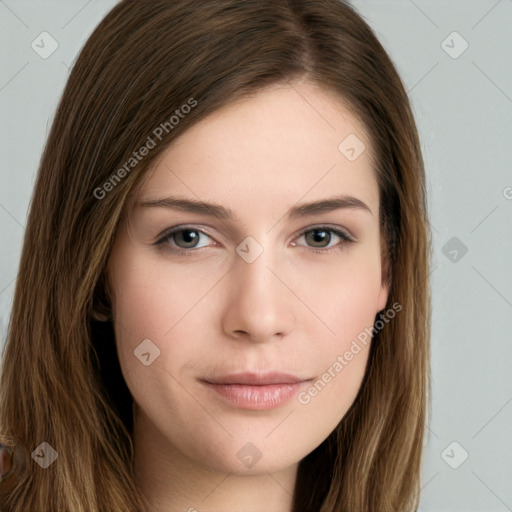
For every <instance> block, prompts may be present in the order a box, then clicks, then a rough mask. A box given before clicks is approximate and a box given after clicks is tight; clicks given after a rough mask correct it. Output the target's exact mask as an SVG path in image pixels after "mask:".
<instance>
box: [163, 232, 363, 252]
mask: <svg viewBox="0 0 512 512" xmlns="http://www.w3.org/2000/svg"><path fill="white" fill-rule="evenodd" d="M187 230H190V231H197V232H198V233H202V234H204V235H206V236H208V237H210V238H213V237H212V235H210V234H209V233H208V232H206V231H204V230H202V229H198V228H196V227H194V226H186V225H183V226H176V227H174V228H171V229H170V230H169V231H167V232H166V233H165V234H164V235H163V236H162V237H161V238H160V239H159V240H158V241H156V242H155V244H154V245H156V246H158V247H160V248H162V249H165V250H169V251H171V252H172V253H173V254H176V255H178V256H193V255H194V254H195V253H197V252H199V251H200V250H201V249H205V248H206V247H199V248H198V249H196V248H193V247H192V248H190V249H182V248H176V247H172V246H171V245H169V244H168V241H169V240H170V239H171V238H172V236H173V235H174V234H176V233H179V232H180V231H187ZM317 230H322V231H326V232H330V233H334V234H335V235H337V236H338V237H339V238H340V239H341V242H340V243H339V244H337V245H335V246H334V247H327V248H325V249H315V248H314V247H310V249H311V250H312V252H314V253H317V254H329V253H333V252H338V251H339V250H343V249H346V248H347V246H348V244H350V243H353V242H355V240H354V239H353V238H352V237H351V236H350V235H349V234H348V233H346V232H345V231H342V230H340V229H337V228H333V227H330V226H314V227H310V228H308V229H305V230H303V231H301V232H300V233H299V235H298V236H299V237H301V236H303V235H305V234H306V233H309V232H310V231H317Z"/></svg>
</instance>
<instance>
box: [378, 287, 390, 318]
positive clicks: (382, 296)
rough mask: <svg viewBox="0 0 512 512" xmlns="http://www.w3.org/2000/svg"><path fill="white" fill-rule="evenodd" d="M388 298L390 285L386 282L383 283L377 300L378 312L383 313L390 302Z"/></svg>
mask: <svg viewBox="0 0 512 512" xmlns="http://www.w3.org/2000/svg"><path fill="white" fill-rule="evenodd" d="M388 296H389V285H388V283H386V282H384V281H383V282H382V284H381V287H380V291H379V297H378V299H377V311H382V310H383V309H384V308H385V307H386V304H387V302H388Z"/></svg>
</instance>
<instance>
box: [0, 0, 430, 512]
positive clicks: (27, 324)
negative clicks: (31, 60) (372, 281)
mask: <svg viewBox="0 0 512 512" xmlns="http://www.w3.org/2000/svg"><path fill="white" fill-rule="evenodd" d="M303 77H305V78H307V79H308V80H310V81H311V82H313V83H315V84H318V85H320V86H321V87H322V88H324V90H326V91H328V92H329V93H330V94H332V95H333V97H335V98H337V99H338V100H339V101H342V102H344V104H345V105H347V106H348V108H350V109H351V112H353V114H354V115H355V116H356V117H357V118H358V119H359V120H360V122H361V123H362V125H363V126H364V127H365V129H366V131H367V133H368V135H369V137H370V140H371V145H372V150H373V154H374V158H373V166H374V170H375V176H376V178H377V181H378V185H379V192H380V220H381V229H382V234H383V237H384V240H385V247H384V254H383V257H384V260H385V261H386V262H387V263H386V268H387V273H386V274H385V278H386V279H388V281H389V283H390V285H391V287H390V294H389V298H388V303H389V304H394V303H399V304H400V305H401V306H402V311H401V312H400V314H399V315H397V316H396V317H395V318H394V319H393V320H392V321H391V322H389V323H388V324H387V325H386V327H385V328H384V329H382V330H381V331H380V332H378V333H377V334H376V335H375V336H374V339H373V342H372V345H371V351H370V356H369V360H368V366H367V370H366V374H365V378H364V381H363V384H362V386H361V389H360V392H359V394H358V396H357V398H356V400H355V402H354V403H353V404H352V407H351V408H350V410H349V411H348V413H347V414H346V415H345V417H344V418H343V419H342V421H341V422H340V424H339V425H338V426H337V428H336V429H335V430H334V431H333V432H332V434H331V435H330V436H329V437H328V439H327V440H326V441H325V442H323V443H322V444H321V445H320V446H319V447H318V448H317V449H316V450H314V451H313V452H312V453H311V454H309V455H308V456H307V457H306V458H305V459H303V460H302V461H301V462H300V465H299V472H298V477H297V484H296V489H295V494H294V511H296V512H299V511H300V512H318V511H321V512H335V511H336V512H338V511H339V512H341V511H344V512H363V511H365V512H369V511H372V512H386V511H389V512H398V511H403V512H406V511H413V510H416V509H417V505H418V500H419V472H420V463H421V451H422V440H423V434H424V427H425V422H426V419H427V411H428V391H429V337H430V292H429V283H428V268H429V258H430V233H429V230H428V220H427V205H426V198H425V177H424V169H423V161H422V156H421V151H420V144H419V141H418V134H417V130H416V126H415V122H414V119H413V115H412V112H411V107H410V104H409V100H408V98H407V94H406V92H405V90H404V86H403V84H402V82H401V80H400V78H399V76H398V74H397V71H396V69H395V67H394V65H393V63H392V61H391V60H390V58H389V57H388V55H387V54H386V52H385V51H384V49H383V48H382V46H381V44H380V43H379V42H378V40H377V38H376V37H375V35H374V33H373V31H372V30H371V29H370V28H369V26H368V25H367V24H366V23H365V21H364V19H363V18H362V17H361V16H360V15H359V14H358V13H357V12H356V10H355V9H354V8H353V7H351V6H350V5H348V4H347V3H345V2H342V1H337V0H243V1H240V0H215V1H205V0H204V1H201V0H173V1H170V0H124V1H121V2H119V3H118V4H117V5H116V6H115V7H114V8H113V9H112V10H111V11H110V13H109V14H108V15H107V16H106V17H105V18H104V19H103V21H102V22H101V23H100V24H99V26H98V27H97V28H96V30H95V31H94V32H93V34H92V35H91V37H90V38H89V40H88V41H87V42H86V44H85V46H84V48H83V49H82V51H81V53H80V55H79V56H78V58H77V60H76V63H75V65H74V66H73V69H72V71H71V74H70V76H69V79H68V82H67V85H66V88H65V90H64V93H63V96H62V98H61V101H60V104H59V107H58V110H57V113H56V116H55V119H54V121H53V125H52V128H51V132H50V134H49V137H48V141H47V144H46V147H45V150H44V154H43V156H42V160H41V163H40V169H39V173H38V177H37V182H36V186H35V190H34V194H33V197H32V200H31V205H30V213H29V218H28V224H27V228H26V233H25V239H24V245H23V251H22V256H21V262H20V267H19V274H18V278H17V282H16V288H15V295H14V304H13V309H12V314H11V319H10V324H9V331H8V338H7V344H6V346H5V350H4V355H3V367H2V374H1V380H0V442H1V443H4V444H5V445H6V446H9V447H10V449H11V450H12V453H13V457H14V459H15V461H16V470H15V471H13V474H12V475H11V476H9V477H8V478H6V479H4V482H3V483H2V484H1V485H0V491H1V493H0V508H1V510H2V511H6V512H27V511H34V512H35V511H37V512H44V511H52V512H55V511H58V512H64V511H69V512H107V511H108V512H118V511H122V512H142V511H144V510H147V509H146V508H145V507H146V502H145V499H144V497H143V496H142V494H141V493H140V491H139V490H138V487H137V483H136V482H135V480H134V477H133V467H132V458H133V444H132V438H131V428H132V417H131V413H132V408H131V405H132V402H131V396H130V394H129V391H128V389H127V387H126V384H125V383H124V380H123V378H122V374H121V372H120V369H119V363H118V361H117V357H116V352H115V348H114V334H113V329H112V325H111V322H106V323H101V322H96V321H95V320H94V318H93V317H92V316H91V310H92V308H94V309H95V311H104V312H108V308H109V289H108V286H107V285H108V276H107V275H105V268H106V264H107V261H108V257H109V253H110V249H111V247H112V244H113V241H114V239H115V236H116V233H117V230H118V229H119V226H120V223H121V222H123V220H124V219H125V218H126V212H127V208H128V207H129V205H130V201H131V199H132V198H133V197H134V194H135V193H136V191H137V190H138V189H139V187H140V186H141V184H142V183H143V180H144V179H147V171H148V170H149V169H150V168H151V166H152V165H153V164H154V163H155V161H156V159H157V158H158V156H159V155H161V154H162V152H163V151H164V150H165V149H166V148H167V147H168V146H169V144H171V143H172V141H173V140H174V139H175V138H176V137H178V136H179V135H180V134H182V133H183V132H184V131H185V130H187V129H188V128H189V127H191V126H192V125H194V124H195V123H197V122H198V121H199V120H201V119H204V118H205V117H206V116H207V115H208V114H210V113H212V112H214V111H215V110H216V109H218V108H219V107H223V106H226V105H228V104H231V103H233V102H236V101H241V100H243V99H244V98H247V97H248V96H250V95H253V94H256V93H257V92H258V91H260V90H261V89H262V88H264V87H266V86H268V85H271V84H277V83H286V82H290V83H291V81H292V80H294V79H298V78H303ZM194 101H195V102H196V103H195V105H194V106H193V108H190V109H188V111H187V112H188V113H187V114H186V115H183V116H179V122H177V123H175V122H174V121H172V122H170V121H169V120H170V118H171V116H172V115H173V114H174V113H175V112H176V109H181V107H182V106H183V105H187V104H188V105H189V106H190V105H192V103H193V102H194ZM180 112H183V111H182V110H180ZM176 115H177V114H176ZM165 122H167V123H168V125H172V128H170V127H169V126H168V129H167V130H163V131H162V137H161V140H159V141H158V143H157V145H156V147H155V148H154V149H152V150H151V152H149V154H148V155H147V156H145V157H144V159H142V160H141V161H138V162H137V163H136V165H133V166H129V167H128V168H126V167H125V172H124V173H123V172H120V171H119V169H121V168H122V166H123V165H125V164H126V162H129V161H130V158H132V157H133V152H134V151H136V150H137V149H138V148H141V147H142V146H143V145H144V144H145V142H146V141H147V140H148V136H150V135H151V134H152V133H154V130H155V128H156V127H158V126H159V125H160V124H161V123H165ZM166 126H167V125H166ZM116 176H117V178H116ZM107 182H109V183H110V184H111V185H109V186H107V188H108V190H107V189H106V188H105V183H107ZM102 191H103V192H105V193H103V192H102ZM99 196H102V197H99ZM42 442H48V443H49V444H50V445H51V446H52V447H53V448H54V449H55V450H56V451H57V452H58V454H59V457H58V459H57V461H56V462H55V463H54V464H52V465H51V466H50V468H48V469H47V470H42V469H41V468H40V467H39V466H38V465H37V464H36V463H35V462H34V460H33V459H32V458H31V456H30V455H31V453H32V452H33V450H34V449H35V448H36V447H37V446H39V445H40V443H42Z"/></svg>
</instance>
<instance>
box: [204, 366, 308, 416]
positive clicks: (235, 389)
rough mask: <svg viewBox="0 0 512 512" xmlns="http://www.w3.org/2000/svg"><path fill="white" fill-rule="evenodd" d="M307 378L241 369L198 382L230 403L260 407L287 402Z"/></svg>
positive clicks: (265, 408)
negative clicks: (237, 371) (238, 371)
mask: <svg viewBox="0 0 512 512" xmlns="http://www.w3.org/2000/svg"><path fill="white" fill-rule="evenodd" d="M310 380H312V379H303V378H300V377H298V376H296V375H292V374H289V373H281V372H266V373H252V372H243V373H235V374H229V375H223V376H220V377H213V378H209V379H202V380H201V382H202V383H203V384H204V386H205V387H206V388H207V389H208V390H209V392H211V393H213V396H216V397H217V398H219V399H220V400H222V401H223V402H224V403H225V404H227V405H229V406H230V407H235V408H238V409H247V410H257V411H263V410H268V409H274V408H276V407H280V406H283V405H285V404H286V403H289V402H290V401H291V400H292V398H293V397H294V396H295V395H296V394H297V393H298V392H299V391H300V389H301V388H302V387H303V386H305V385H308V384H306V383H307V382H309V381H310Z"/></svg>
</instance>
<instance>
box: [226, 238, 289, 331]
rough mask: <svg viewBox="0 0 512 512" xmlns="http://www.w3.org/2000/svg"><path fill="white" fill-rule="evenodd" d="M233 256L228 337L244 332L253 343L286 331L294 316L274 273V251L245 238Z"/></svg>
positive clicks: (282, 285) (227, 321)
mask: <svg viewBox="0 0 512 512" xmlns="http://www.w3.org/2000/svg"><path fill="white" fill-rule="evenodd" d="M237 253H238V256H237V258H236V259H235V262H234V264H233V265H234V268H233V272H232V281H231V283H230V284H231V286H230V292H229V293H230V300H229V301H228V302H229V305H228V309H227V311H226V315H225V329H226V330H227V331H229V332H230V333H231V334H233V333H235V332H236V333H237V335H240V334H241V333H245V335H246V336H249V337H250V338H251V339H252V340H253V341H266V340H269V339H270V338H272V337H273V336H275V335H281V336H282V335H284V334H286V333H288V332H290V331H291V330H292V329H293V324H294V321H295V317H294V314H293V310H292V301H291V300H290V297H289V296H288V295H289V291H288V290H287V289H286V287H285V286H284V284H283V282H281V281H280V279H278V278H277V277H276V275H275V274H274V272H276V271H275V270H274V267H275V266H276V264H275V261H276V258H275V251H273V250H272V249H271V248H270V247H263V246H262V245H261V244H259V243H257V242H256V241H255V240H254V239H252V240H247V239H246V240H245V241H244V242H242V243H241V244H240V245H239V246H238V247H237ZM271 269H272V270H271Z"/></svg>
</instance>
